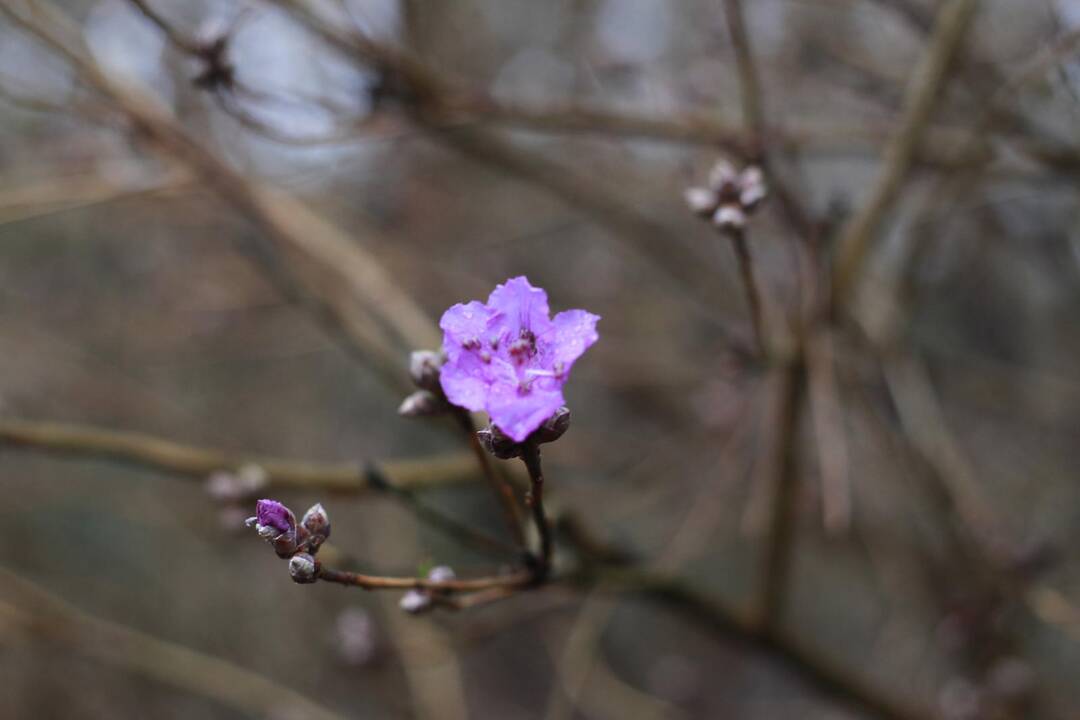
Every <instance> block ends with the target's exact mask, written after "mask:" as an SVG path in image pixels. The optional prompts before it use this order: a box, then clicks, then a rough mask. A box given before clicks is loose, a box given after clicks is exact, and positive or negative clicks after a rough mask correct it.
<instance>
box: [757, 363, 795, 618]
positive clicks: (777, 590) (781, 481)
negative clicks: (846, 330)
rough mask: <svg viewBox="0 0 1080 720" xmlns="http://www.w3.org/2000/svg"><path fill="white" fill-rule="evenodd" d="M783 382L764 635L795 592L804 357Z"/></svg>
mask: <svg viewBox="0 0 1080 720" xmlns="http://www.w3.org/2000/svg"><path fill="white" fill-rule="evenodd" d="M779 381H780V383H781V386H780V388H779V393H778V402H777V407H776V414H775V420H774V426H775V428H776V435H775V437H776V440H775V445H774V447H773V449H772V452H771V453H770V454H771V456H772V458H773V461H774V462H775V463H776V464H777V465H776V468H775V473H776V480H775V482H774V484H773V489H772V492H773V496H772V507H771V515H770V518H769V533H768V536H767V538H766V545H765V549H764V559H763V560H762V562H761V565H760V568H761V570H760V572H761V576H760V578H759V580H758V589H757V597H756V600H755V607H754V617H755V621H756V622H757V623H759V624H760V627H761V629H762V632H772V631H775V630H776V629H777V628H778V627H779V623H780V620H781V619H782V613H783V610H784V605H785V601H786V599H787V597H786V595H787V593H788V592H789V578H790V575H791V561H792V555H793V551H794V540H795V527H796V523H797V514H796V512H795V510H796V501H797V500H798V494H799V467H798V454H799V432H798V431H799V423H800V419H801V415H802V410H803V407H804V405H805V402H804V400H805V398H806V367H805V364H804V361H803V359H802V357H801V355H800V356H799V357H796V358H794V359H792V360H791V361H789V362H788V363H787V365H786V366H785V367H783V368H782V369H781V371H780V377H779Z"/></svg>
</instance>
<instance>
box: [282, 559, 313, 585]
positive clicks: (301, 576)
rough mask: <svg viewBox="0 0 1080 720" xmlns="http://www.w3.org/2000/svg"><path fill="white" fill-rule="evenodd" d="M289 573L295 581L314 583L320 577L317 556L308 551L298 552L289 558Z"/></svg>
mask: <svg viewBox="0 0 1080 720" xmlns="http://www.w3.org/2000/svg"><path fill="white" fill-rule="evenodd" d="M289 575H290V576H291V577H292V579H293V582H297V583H300V584H308V583H313V582H315V580H317V579H318V565H317V564H316V562H315V558H314V557H313V556H311V555H308V554H307V553H296V554H295V555H293V556H292V557H291V558H289Z"/></svg>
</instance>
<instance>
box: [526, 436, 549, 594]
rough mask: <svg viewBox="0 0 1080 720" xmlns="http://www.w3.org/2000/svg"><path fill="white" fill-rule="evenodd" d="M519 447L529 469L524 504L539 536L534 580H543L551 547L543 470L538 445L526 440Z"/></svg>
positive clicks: (547, 570) (545, 575)
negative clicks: (530, 512)
mask: <svg viewBox="0 0 1080 720" xmlns="http://www.w3.org/2000/svg"><path fill="white" fill-rule="evenodd" d="M521 447H522V451H521V459H522V461H523V462H524V463H525V468H526V469H527V470H528V471H529V492H528V494H527V495H526V496H525V504H526V505H528V506H529V509H530V510H531V511H532V516H533V523H534V524H535V525H536V532H537V534H538V535H539V536H540V555H539V557H538V558H536V562H537V565H536V568H535V573H534V580H535V581H536V582H543V581H544V579H545V578H546V577H547V575H548V573H549V572H550V571H551V560H552V549H553V543H552V537H551V524H550V523H549V522H548V519H547V514H546V512H545V511H544V470H543V468H542V467H541V465H540V446H539V445H537V444H536V443H533V442H529V441H527V440H526V441H525V442H524V443H522V446H521Z"/></svg>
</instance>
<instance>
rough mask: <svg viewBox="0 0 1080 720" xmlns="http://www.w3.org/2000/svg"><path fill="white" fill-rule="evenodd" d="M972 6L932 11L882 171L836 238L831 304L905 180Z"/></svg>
mask: <svg viewBox="0 0 1080 720" xmlns="http://www.w3.org/2000/svg"><path fill="white" fill-rule="evenodd" d="M978 4H979V0H949V2H947V3H946V4H945V5H943V6H942V8H941V10H940V11H939V12H938V16H937V20H936V21H935V25H934V33H933V36H932V37H931V39H930V44H929V46H928V47H927V49H926V52H925V53H924V54H923V57H922V60H921V61H920V62H919V65H918V67H917V68H916V69H915V72H914V73H913V75H912V80H911V83H910V84H909V85H908V90H907V93H906V96H905V101H904V111H903V115H902V117H901V121H900V127H899V128H898V129H897V131H896V134H895V135H894V136H893V138H892V139H891V140H890V141H889V144H888V145H887V146H886V148H885V156H884V158H883V163H884V167H883V169H882V171H881V173H880V175H879V176H878V179H877V182H876V183H875V185H874V187H873V188H872V189H871V191H870V197H869V199H868V200H867V201H866V203H864V204H863V206H862V208H861V209H860V210H859V212H858V213H857V214H856V215H855V217H853V218H852V219H851V221H850V222H849V223H848V225H847V227H846V228H845V229H844V230H843V232H842V233H841V236H840V239H839V245H838V249H837V260H836V265H835V272H834V284H833V299H834V301H835V302H834V304H836V305H839V304H841V303H842V302H843V301H844V300H845V299H846V297H847V295H848V293H849V292H851V290H852V289H853V285H854V283H855V281H856V279H857V276H858V273H859V271H860V269H861V268H862V264H863V261H864V260H865V258H866V255H867V253H868V252H869V250H870V244H871V243H872V242H873V240H874V236H875V234H876V233H877V231H878V229H879V227H880V226H881V224H882V222H883V221H884V220H885V217H886V215H887V214H888V212H889V210H890V209H891V208H892V205H893V202H894V201H895V200H896V198H897V196H898V195H899V193H900V190H901V188H902V187H903V184H904V182H905V181H906V180H907V177H908V173H909V172H910V171H911V168H912V165H913V164H914V161H915V158H916V154H917V152H918V148H919V145H920V143H921V142H922V138H923V136H924V134H925V133H926V130H927V128H928V126H929V123H930V118H931V116H932V115H933V111H934V107H935V105H936V104H937V100H938V97H939V96H940V95H941V92H942V90H943V88H944V87H945V84H946V82H947V81H948V79H949V74H950V73H949V70H950V68H951V65H952V62H953V60H954V58H955V57H956V55H957V54H958V52H959V49H960V46H961V44H962V42H963V40H964V36H965V35H966V33H967V30H968V28H969V27H970V25H971V21H972V19H973V18H974V15H975V10H976V8H977V7H978Z"/></svg>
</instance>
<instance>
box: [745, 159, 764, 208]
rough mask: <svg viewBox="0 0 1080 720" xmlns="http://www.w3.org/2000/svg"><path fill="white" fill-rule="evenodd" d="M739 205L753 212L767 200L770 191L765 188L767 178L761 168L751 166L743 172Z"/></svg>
mask: <svg viewBox="0 0 1080 720" xmlns="http://www.w3.org/2000/svg"><path fill="white" fill-rule="evenodd" d="M739 187H740V188H741V192H740V193H739V204H740V205H742V207H743V209H744V210H753V209H754V208H756V207H757V206H758V204H760V203H761V201H762V200H764V199H765V196H766V195H767V194H768V190H767V188H766V186H765V176H764V174H763V173H762V172H761V168H759V167H757V166H751V167H748V168H746V169H745V170H743V172H742V175H741V176H740V177H739Z"/></svg>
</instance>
